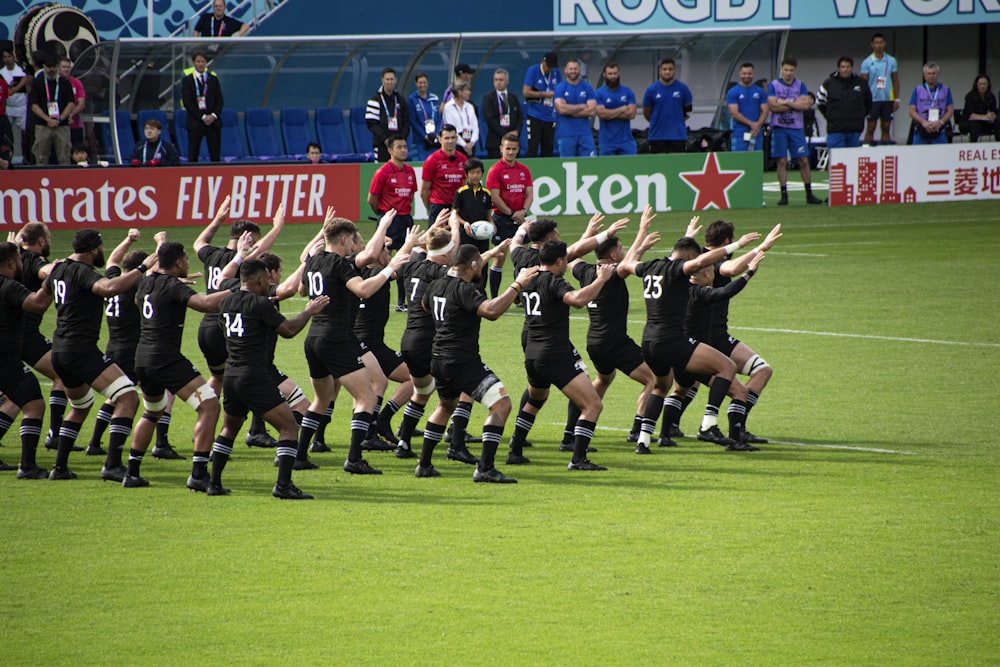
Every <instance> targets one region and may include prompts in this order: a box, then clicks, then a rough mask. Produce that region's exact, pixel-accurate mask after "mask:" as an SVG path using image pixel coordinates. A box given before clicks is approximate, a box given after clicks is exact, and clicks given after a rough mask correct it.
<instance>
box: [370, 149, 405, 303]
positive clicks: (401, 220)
mask: <svg viewBox="0 0 1000 667" xmlns="http://www.w3.org/2000/svg"><path fill="white" fill-rule="evenodd" d="M385 145H386V147H387V148H388V149H389V161H388V162H386V163H385V164H384V165H382V166H381V167H379V170H378V171H376V172H375V176H373V177H372V184H371V187H370V188H368V205H369V206H371V209H372V210H373V211H375V215H376V216H378V217H379V218H381V217H382V216H383V215H385V213H386V211H389V210H391V209H396V217H395V219H393V221H392V224H391V225H390V226H389V230H388V231H387V232H386V234H385V235H386V238H389V239H392V246H390V247H391V248H392V249H393V250H396V249H399V248H402V247H403V241H405V240H406V231H407V230H408V229H409V228H410V227H412V226H413V195H414V194H415V193H416V191H417V172H415V171H413V167H411V166H410V165H408V164H406V158H407V156H408V155H409V147H408V146H407V145H406V137H404V136H403V135H402V134H390V135H389V138H388V139H386V140H385ZM396 287H397V292H398V293H397V299H396V305H397V306H402V305H403V284H402V283H401V282H399V281H398V280H397V281H396Z"/></svg>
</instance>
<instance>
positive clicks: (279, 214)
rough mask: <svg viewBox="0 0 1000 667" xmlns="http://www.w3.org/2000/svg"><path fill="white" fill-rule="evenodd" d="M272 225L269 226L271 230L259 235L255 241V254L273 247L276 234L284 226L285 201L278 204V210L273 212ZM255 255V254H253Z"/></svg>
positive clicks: (279, 232)
mask: <svg viewBox="0 0 1000 667" xmlns="http://www.w3.org/2000/svg"><path fill="white" fill-rule="evenodd" d="M272 221H273V222H274V225H272V227H271V231H269V232H268V233H267V234H265V235H264V236H262V237H261V239H260V241H258V242H257V245H256V247H255V248H254V250H256V251H257V254H260V253H262V252H267V251H269V250H270V249H271V248H273V247H274V244H275V242H276V241H277V240H278V235H279V234H281V230H282V229H284V228H285V203H284V202H282V203H280V204H278V210H277V211H275V212H274V218H273V219H272ZM255 256H256V255H255Z"/></svg>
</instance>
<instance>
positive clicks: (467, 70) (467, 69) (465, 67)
mask: <svg viewBox="0 0 1000 667" xmlns="http://www.w3.org/2000/svg"><path fill="white" fill-rule="evenodd" d="M475 73H476V70H474V69H472V67H471V66H470V65H469V64H468V63H459V64H458V65H455V76H459V75H460V74H475Z"/></svg>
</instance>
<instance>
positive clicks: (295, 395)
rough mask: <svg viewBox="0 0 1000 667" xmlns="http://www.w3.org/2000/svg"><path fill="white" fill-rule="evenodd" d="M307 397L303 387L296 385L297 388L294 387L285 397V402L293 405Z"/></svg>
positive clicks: (290, 405)
mask: <svg viewBox="0 0 1000 667" xmlns="http://www.w3.org/2000/svg"><path fill="white" fill-rule="evenodd" d="M305 397H306V395H305V394H303V393H302V389H300V388H299V385H295V389H292V391H291V392H289V394H288V396H286V397H285V403H288V406H289V407H293V406H294V405H295V404H297V403H299V402H300V401H303V400H305Z"/></svg>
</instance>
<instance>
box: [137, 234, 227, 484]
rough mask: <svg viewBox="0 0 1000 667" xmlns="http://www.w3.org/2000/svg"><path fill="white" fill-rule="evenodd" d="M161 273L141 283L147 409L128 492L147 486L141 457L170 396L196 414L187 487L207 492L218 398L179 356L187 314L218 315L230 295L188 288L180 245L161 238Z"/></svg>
mask: <svg viewBox="0 0 1000 667" xmlns="http://www.w3.org/2000/svg"><path fill="white" fill-rule="evenodd" d="M157 241H158V242H159V246H158V247H157V249H156V256H157V258H158V259H159V268H158V269H157V270H156V271H150V272H149V273H147V274H146V275H145V276H143V278H142V280H140V281H139V284H138V286H137V287H136V291H135V301H136V305H137V307H138V309H139V342H138V344H137V345H136V349H135V372H136V377H137V379H138V381H139V387H140V388H141V389H142V400H143V405H144V407H145V410H144V412H143V414H142V417H141V418H140V419H139V422H138V424H136V427H135V433H134V435H133V436H132V448H131V450H130V451H129V457H128V474H127V475H126V476H125V479H124V480H122V486H125V487H126V488H131V487H140V486H149V482H148V481H147V480H146V479H145V478H143V477H141V476H140V474H139V472H140V466H141V465H142V459H143V456H144V455H145V454H146V449H147V448H148V447H149V443H150V440H152V438H153V432H154V430H155V428H156V422H157V420H158V419H159V418H160V415H161V414H162V413H163V410H164V408H165V407H166V405H167V397H166V392H168V391H169V392H170V393H171V394H173V395H174V396H177V397H178V398H180V399H181V400H182V401H184V402H185V403H187V404H188V405H190V406H191V408H192V409H193V410H195V412H197V413H198V416H197V419H196V420H195V423H194V432H193V436H194V455H193V457H192V461H193V462H192V467H191V476H190V477H189V478H188V481H187V486H188V488H189V489H192V490H195V491H207V490H208V482H209V479H208V460H209V457H210V455H211V451H212V437H213V436H214V435H215V428H216V425H217V424H218V422H219V410H220V409H219V398H218V396H217V395H216V393H215V390H214V389H212V387H211V385H209V384H208V381H207V380H205V378H204V377H202V375H201V373H199V372H198V369H197V368H195V367H194V365H193V364H192V363H191V362H190V361H189V360H188V359H187V358H185V357H184V355H183V354H182V353H181V342H182V338H183V335H184V321H185V319H186V317H187V309H188V308H191V309H193V310H197V311H199V312H203V313H206V312H213V311H217V310H218V307H219V303H221V301H222V299H223V298H225V297H226V296H228V293H227V292H224V291H217V292H214V293H213V294H199V293H197V292H195V291H194V290H193V289H191V287H190V286H189V285H187V284H185V283H184V279H185V278H187V275H188V269H189V268H190V262H189V260H188V255H187V253H186V252H184V246H183V245H182V244H180V243H172V242H168V241H167V240H166V234H164V233H163V232H160V233H159V234H157Z"/></svg>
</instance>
